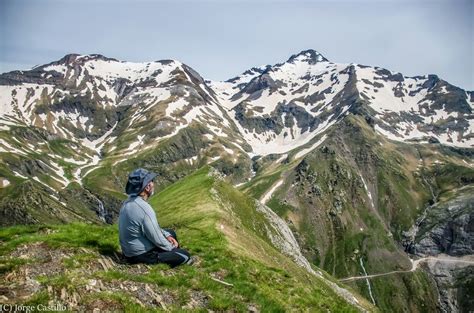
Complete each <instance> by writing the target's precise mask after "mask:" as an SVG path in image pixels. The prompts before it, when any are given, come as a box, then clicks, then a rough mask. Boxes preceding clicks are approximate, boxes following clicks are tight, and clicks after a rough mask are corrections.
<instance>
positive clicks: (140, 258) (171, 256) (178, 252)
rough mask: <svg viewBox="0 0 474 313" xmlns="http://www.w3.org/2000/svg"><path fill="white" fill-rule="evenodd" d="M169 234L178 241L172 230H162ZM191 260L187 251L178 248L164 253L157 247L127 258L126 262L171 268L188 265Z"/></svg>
mask: <svg viewBox="0 0 474 313" xmlns="http://www.w3.org/2000/svg"><path fill="white" fill-rule="evenodd" d="M164 230H166V231H167V232H169V233H170V234H171V236H172V237H173V238H174V239H176V241H178V236H177V235H176V232H175V231H174V230H172V229H164ZM190 259H191V255H190V254H189V252H188V251H186V250H184V249H180V248H174V249H173V250H171V251H165V250H163V249H160V248H158V247H155V248H154V249H153V250H150V251H147V252H145V253H143V254H140V255H136V256H133V257H128V258H127V261H128V262H130V263H145V264H156V263H166V264H168V265H170V266H171V267H175V266H178V265H181V264H185V263H188V262H189V261H190Z"/></svg>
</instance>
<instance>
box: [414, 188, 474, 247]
mask: <svg viewBox="0 0 474 313" xmlns="http://www.w3.org/2000/svg"><path fill="white" fill-rule="evenodd" d="M415 241H416V243H415V247H414V248H415V250H414V253H416V254H418V255H422V256H425V255H438V254H441V253H444V254H449V255H452V256H462V255H468V254H474V194H462V195H460V196H458V197H456V198H454V199H452V200H450V201H448V202H446V203H440V204H438V205H435V206H432V207H431V208H430V210H429V211H428V212H427V217H426V218H425V220H424V221H423V222H422V223H421V224H420V231H419V232H418V235H417V237H416V239H415Z"/></svg>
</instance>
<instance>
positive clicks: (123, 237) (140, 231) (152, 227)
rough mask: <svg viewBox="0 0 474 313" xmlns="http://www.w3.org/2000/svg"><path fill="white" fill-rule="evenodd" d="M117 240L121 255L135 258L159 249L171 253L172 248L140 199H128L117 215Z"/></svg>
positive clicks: (152, 213)
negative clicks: (118, 240) (156, 248)
mask: <svg viewBox="0 0 474 313" xmlns="http://www.w3.org/2000/svg"><path fill="white" fill-rule="evenodd" d="M119 238H120V245H121V247H122V253H123V254H124V255H125V256H127V257H131V256H137V255H140V254H143V253H145V252H148V251H150V250H152V249H153V248H155V247H159V248H160V249H162V250H164V251H171V250H172V249H173V246H172V245H171V243H170V242H169V241H168V240H167V239H166V238H165V236H164V234H163V231H162V229H161V228H160V226H159V224H158V221H157V220H156V215H155V212H154V211H153V209H152V208H151V206H150V205H149V204H148V203H147V202H146V201H144V200H143V199H142V198H141V197H139V196H138V197H130V198H128V199H127V201H125V202H124V204H123V206H122V208H121V209H120V215H119Z"/></svg>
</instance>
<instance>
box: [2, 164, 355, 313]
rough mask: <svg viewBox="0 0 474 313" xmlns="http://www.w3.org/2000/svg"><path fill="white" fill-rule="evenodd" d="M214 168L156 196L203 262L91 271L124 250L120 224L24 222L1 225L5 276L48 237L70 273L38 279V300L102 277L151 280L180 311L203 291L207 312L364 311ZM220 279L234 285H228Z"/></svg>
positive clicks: (126, 305) (89, 299) (100, 298)
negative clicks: (269, 234) (301, 262)
mask: <svg viewBox="0 0 474 313" xmlns="http://www.w3.org/2000/svg"><path fill="white" fill-rule="evenodd" d="M208 171H209V169H208V168H203V169H201V170H199V171H198V172H197V173H195V174H193V175H191V176H189V177H187V178H185V179H183V180H180V181H178V182H177V183H175V184H173V185H171V186H169V187H167V188H166V189H164V190H163V191H161V192H160V193H159V194H157V195H156V196H154V197H152V199H151V201H150V203H151V205H152V206H153V207H154V208H155V209H156V210H157V216H158V219H159V221H160V223H161V226H163V227H171V228H174V229H175V230H176V231H177V233H178V237H179V239H180V242H181V244H182V246H183V247H184V248H186V249H188V250H189V251H190V252H191V254H192V255H194V256H196V257H197V260H198V262H197V264H196V265H194V266H183V267H179V268H176V269H169V268H168V267H167V266H165V265H154V266H150V267H149V270H148V271H146V272H143V273H134V272H133V271H132V268H133V267H132V266H117V267H116V268H111V269H108V270H102V269H99V270H96V271H90V272H86V271H84V270H83V269H84V266H86V265H87V264H90V263H93V262H94V260H95V259H96V258H97V256H98V255H99V256H100V255H102V256H104V255H105V256H110V255H113V254H114V253H117V252H118V251H119V244H118V230H117V226H116V225H110V226H98V225H90V224H83V223H74V224H69V225H50V226H32V227H26V226H19V227H10V228H4V229H1V230H0V241H1V246H0V252H1V275H2V276H1V278H0V280H1V281H3V280H4V279H5V275H6V274H7V273H11V272H14V271H17V270H19V269H21V268H23V267H25V266H28V264H29V262H34V261H35V260H29V259H26V260H24V259H22V260H21V261H15V258H13V257H11V254H12V253H14V252H15V249H18V248H19V247H21V246H22V245H25V244H27V245H31V244H33V243H35V242H41V243H43V244H45V245H46V246H47V247H48V248H49V249H51V250H53V251H54V250H57V249H69V250H68V251H70V253H69V254H70V256H69V257H67V258H65V259H64V260H63V261H62V263H63V266H64V270H63V271H61V272H60V273H57V274H55V275H49V276H39V277H37V278H36V279H37V280H38V281H39V282H40V283H41V286H43V287H44V288H42V289H41V290H40V292H38V293H36V294H35V295H34V296H33V297H32V298H30V302H31V303H46V302H47V301H49V300H51V294H50V293H48V292H46V291H45V290H46V289H45V287H46V286H51V287H50V288H52V290H61V289H65V290H67V292H69V293H74V292H77V293H81V292H83V290H84V288H85V287H86V285H87V282H88V281H89V280H90V279H95V280H100V281H102V282H103V283H104V284H108V283H110V284H112V285H117V284H121V283H122V284H131V283H134V284H149V285H151V286H153V287H152V288H154V289H155V290H158V291H160V292H162V293H168V294H171V295H173V299H174V300H173V303H172V304H171V305H168V309H171V310H172V311H180V310H181V307H182V306H185V305H187V304H188V303H190V301H191V299H192V298H193V297H194V296H193V295H194V294H195V293H197V292H198V293H202V294H204V295H205V298H206V299H207V300H206V304H205V306H204V307H202V308H201V309H206V310H207V309H211V310H229V309H235V310H237V311H247V310H248V309H249V307H257V308H258V309H260V310H262V311H269V312H283V311H289V310H297V311H298V310H305V309H307V308H312V309H314V310H315V311H327V310H330V311H337V312H341V311H344V312H350V311H356V310H355V308H354V307H352V306H351V305H349V304H348V303H347V302H345V301H344V300H343V299H342V298H340V297H339V296H337V295H336V294H335V292H334V291H333V290H332V289H331V288H329V287H328V286H327V285H326V284H325V283H324V282H323V281H322V280H320V279H318V278H316V277H313V276H310V275H309V274H307V273H306V272H305V271H304V270H303V269H301V268H299V267H297V266H296V265H295V264H294V263H293V262H292V261H291V260H289V259H288V258H287V257H285V256H283V255H281V254H280V253H279V252H278V251H277V250H276V249H275V248H273V247H272V246H271V245H270V244H269V242H268V240H266V239H265V238H264V236H263V235H262V233H261V232H260V233H259V230H260V229H261V227H264V223H265V221H263V220H259V216H258V214H257V215H255V214H256V213H255V214H254V213H252V212H255V210H254V208H253V207H252V205H253V200H251V199H250V198H248V197H247V196H245V195H243V194H242V193H240V192H238V191H236V190H235V189H233V188H232V187H231V186H230V185H228V184H226V183H224V182H222V181H220V180H216V179H215V178H214V177H212V176H209V175H208ZM232 212H233V213H232ZM71 251H72V252H71ZM265 260H266V261H265ZM36 261H38V260H36ZM66 269H67V270H66ZM213 277H214V278H215V277H218V278H219V279H220V280H222V281H225V282H227V283H229V284H232V286H226V285H223V284H222V283H219V282H217V281H215V280H214V279H213ZM81 301H83V303H82V305H84V306H85V307H87V305H91V303H92V304H93V303H98V302H100V303H102V304H104V303H105V304H106V305H107V306H108V307H109V308H117V309H120V310H121V309H126V310H131V311H150V310H151V309H156V308H150V307H145V308H144V307H142V306H141V305H140V304H137V302H136V301H135V296H134V295H133V294H130V293H128V292H114V293H111V292H107V291H101V292H96V293H87V294H83V296H82V297H81ZM362 302H363V300H362ZM195 309H196V310H200V309H199V308H195Z"/></svg>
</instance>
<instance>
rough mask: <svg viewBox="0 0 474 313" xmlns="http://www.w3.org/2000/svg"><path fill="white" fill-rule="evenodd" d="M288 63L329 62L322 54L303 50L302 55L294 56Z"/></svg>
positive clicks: (311, 50)
mask: <svg viewBox="0 0 474 313" xmlns="http://www.w3.org/2000/svg"><path fill="white" fill-rule="evenodd" d="M286 62H287V63H296V62H306V63H308V64H316V63H317V62H329V61H328V59H326V58H325V57H324V56H323V55H322V54H321V53H319V52H317V51H315V50H313V49H308V50H303V51H301V52H300V53H297V54H294V55H292V56H291V57H290V58H289V59H288V61H286Z"/></svg>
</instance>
